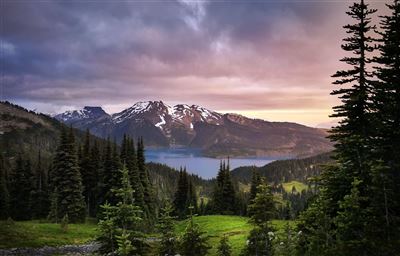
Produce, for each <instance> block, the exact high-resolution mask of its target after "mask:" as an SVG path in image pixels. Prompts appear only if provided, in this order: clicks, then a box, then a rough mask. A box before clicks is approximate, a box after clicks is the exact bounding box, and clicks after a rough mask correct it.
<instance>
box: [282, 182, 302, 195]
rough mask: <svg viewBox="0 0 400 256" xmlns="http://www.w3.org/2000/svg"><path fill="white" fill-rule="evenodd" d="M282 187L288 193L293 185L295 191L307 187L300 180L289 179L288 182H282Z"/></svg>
mask: <svg viewBox="0 0 400 256" xmlns="http://www.w3.org/2000/svg"><path fill="white" fill-rule="evenodd" d="M282 186H283V188H284V189H285V191H286V192H288V193H290V192H292V188H293V186H294V187H295V188H296V191H297V192H301V191H303V190H306V189H307V185H306V184H304V183H302V182H300V181H296V180H294V181H290V182H286V183H282Z"/></svg>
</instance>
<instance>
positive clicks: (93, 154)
mask: <svg viewBox="0 0 400 256" xmlns="http://www.w3.org/2000/svg"><path fill="white" fill-rule="evenodd" d="M102 163H103V162H102V159H101V152H100V148H99V145H98V143H97V141H94V142H93V146H92V148H91V150H90V169H91V173H92V175H94V176H93V177H92V179H91V183H92V184H93V187H92V188H91V190H90V192H91V197H90V200H89V207H90V208H89V209H90V210H89V213H90V214H89V216H97V212H98V207H99V205H100V203H101V202H100V201H101V198H100V196H99V194H100V191H101V180H100V179H101V170H102V169H103V166H102Z"/></svg>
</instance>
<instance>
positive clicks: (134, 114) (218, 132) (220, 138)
mask: <svg viewBox="0 0 400 256" xmlns="http://www.w3.org/2000/svg"><path fill="white" fill-rule="evenodd" d="M55 118H57V119H58V120H60V121H62V122H64V123H66V124H69V125H72V126H74V127H76V128H78V129H81V130H86V129H90V131H91V132H92V133H93V134H95V135H97V136H99V137H102V138H106V137H108V136H111V137H112V138H116V139H117V142H119V141H121V139H122V137H123V134H128V135H130V136H131V137H134V138H136V137H139V136H143V138H144V139H145V141H146V143H147V145H148V146H154V147H176V146H184V147H192V148H200V149H202V150H203V152H204V153H205V154H206V155H208V156H214V157H215V156H226V155H231V156H270V157H271V156H274V157H288V156H289V157H302V156H303V157H304V156H311V155H316V154H319V153H322V152H327V151H330V150H331V149H332V145H331V143H330V141H329V140H328V139H326V136H327V132H326V130H322V129H317V128H311V127H307V126H304V125H300V124H296V123H289V122H268V121H264V120H260V119H251V118H247V117H245V116H241V115H238V114H221V113H218V112H215V111H212V110H208V109H206V108H204V107H200V106H197V105H186V104H178V105H175V106H169V105H167V104H165V103H164V102H162V101H147V102H137V103H135V104H134V105H133V106H131V107H129V108H127V109H125V110H123V111H121V112H119V113H115V114H112V115H110V114H107V113H106V112H105V111H104V110H103V109H102V108H101V107H84V108H83V109H81V110H72V111H67V112H64V113H61V114H58V115H56V116H55Z"/></svg>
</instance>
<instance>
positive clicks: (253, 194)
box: [249, 169, 261, 201]
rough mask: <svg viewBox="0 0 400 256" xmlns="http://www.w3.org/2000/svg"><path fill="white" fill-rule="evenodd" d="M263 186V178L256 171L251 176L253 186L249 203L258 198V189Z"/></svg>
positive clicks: (251, 185) (251, 186)
mask: <svg viewBox="0 0 400 256" xmlns="http://www.w3.org/2000/svg"><path fill="white" fill-rule="evenodd" d="M260 184H261V176H260V173H258V172H257V171H256V170H255V169H254V170H253V172H252V176H251V184H250V195H249V201H252V200H253V199H254V198H256V195H257V187H258V186H259V185H260Z"/></svg>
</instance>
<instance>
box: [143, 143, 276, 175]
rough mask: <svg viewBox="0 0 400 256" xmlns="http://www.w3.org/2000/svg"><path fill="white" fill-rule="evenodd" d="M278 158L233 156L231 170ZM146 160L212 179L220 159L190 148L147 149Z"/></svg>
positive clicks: (257, 164) (264, 163) (266, 162)
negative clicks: (183, 168) (183, 169)
mask: <svg viewBox="0 0 400 256" xmlns="http://www.w3.org/2000/svg"><path fill="white" fill-rule="evenodd" d="M275 160H277V158H266V157H264V158H262V157H261V158H260V157H247V158H231V159H230V167H231V170H232V169H234V168H237V167H240V166H253V165H254V166H264V165H266V164H268V163H270V162H272V161H275ZM146 161H147V162H155V163H161V164H166V165H168V166H170V167H172V168H175V169H178V170H179V168H180V167H186V170H187V171H188V172H189V173H193V174H197V175H199V176H200V177H202V178H205V179H210V178H213V177H215V176H216V175H217V173H218V169H219V164H220V159H217V158H211V157H205V156H202V154H201V151H200V150H196V149H188V148H169V149H146Z"/></svg>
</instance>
